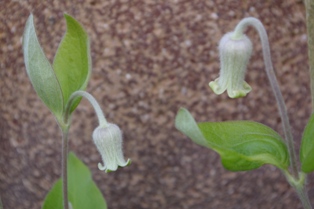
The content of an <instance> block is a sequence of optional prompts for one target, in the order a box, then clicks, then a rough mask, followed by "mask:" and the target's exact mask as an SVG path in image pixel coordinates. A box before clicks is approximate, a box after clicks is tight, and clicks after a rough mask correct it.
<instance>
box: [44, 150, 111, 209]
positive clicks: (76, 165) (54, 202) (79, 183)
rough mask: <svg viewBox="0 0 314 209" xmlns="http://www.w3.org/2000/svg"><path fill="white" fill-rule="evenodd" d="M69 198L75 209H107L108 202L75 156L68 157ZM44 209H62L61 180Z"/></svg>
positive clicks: (51, 191) (49, 194)
mask: <svg viewBox="0 0 314 209" xmlns="http://www.w3.org/2000/svg"><path fill="white" fill-rule="evenodd" d="M68 198H69V202H71V204H72V208H73V209H87V208H93V209H107V205H106V202H105V200H104V198H103V196H102V194H101V192H100V191H99V189H98V188H97V186H96V184H95V183H94V181H93V180H92V178H91V173H90V171H89V169H88V168H87V167H86V166H85V165H84V164H83V163H82V162H81V161H80V160H79V159H78V158H77V157H76V156H75V154H74V153H70V154H69V156H68ZM42 208H43V209H62V208H63V197H62V181H61V179H59V180H58V181H57V182H56V183H55V184H54V186H53V187H52V189H51V190H50V192H49V193H48V195H47V196H46V199H45V201H44V204H43V207H42Z"/></svg>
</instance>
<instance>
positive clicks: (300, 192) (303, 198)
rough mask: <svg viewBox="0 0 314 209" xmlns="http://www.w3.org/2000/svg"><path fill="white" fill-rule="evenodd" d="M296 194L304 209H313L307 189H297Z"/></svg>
mask: <svg viewBox="0 0 314 209" xmlns="http://www.w3.org/2000/svg"><path fill="white" fill-rule="evenodd" d="M295 189H296V192H297V194H298V196H299V198H300V200H301V202H302V205H303V207H304V209H312V206H311V203H310V200H309V196H308V195H307V192H306V189H305V187H299V188H295Z"/></svg>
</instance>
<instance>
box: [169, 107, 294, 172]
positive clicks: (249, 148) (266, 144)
mask: <svg viewBox="0 0 314 209" xmlns="http://www.w3.org/2000/svg"><path fill="white" fill-rule="evenodd" d="M175 125H176V128H177V129H178V130H179V131H181V132H182V133H183V134H185V135H187V136H188V137H190V138H191V139H192V140H193V141H194V142H195V143H197V144H199V145H202V146H205V147H208V148H211V149H213V150H215V151H216V152H218V153H219V154H220V156H221V161H222V164H223V166H224V167H225V168H226V169H228V170H230V171H246V170H253V169H256V168H259V167H260V166H262V165H263V164H272V165H274V166H276V167H278V168H280V169H284V170H286V169H287V168H288V166H289V158H288V151H287V148H286V146H285V144H284V143H283V141H282V138H281V137H280V135H279V134H278V133H276V132H275V131H274V130H272V129H271V128H269V127H267V126H265V125H263V124H260V123H256V122H251V121H228V122H205V123H198V124H197V123H196V122H195V120H194V118H193V117H192V115H191V114H190V113H189V111H188V110H186V109H183V108H181V109H180V110H179V112H178V114H177V116H176V120H175Z"/></svg>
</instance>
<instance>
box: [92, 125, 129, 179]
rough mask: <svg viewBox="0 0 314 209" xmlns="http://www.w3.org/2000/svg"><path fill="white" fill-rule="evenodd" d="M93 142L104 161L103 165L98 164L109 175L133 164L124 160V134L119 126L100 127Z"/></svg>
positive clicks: (96, 130) (94, 134)
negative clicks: (119, 168)
mask: <svg viewBox="0 0 314 209" xmlns="http://www.w3.org/2000/svg"><path fill="white" fill-rule="evenodd" d="M93 140H94V143H95V145H96V147H97V149H98V151H99V153H100V154H101V157H102V160H103V165H102V164H101V163H98V168H99V169H100V170H105V171H106V173H108V172H111V171H115V170H117V169H118V167H124V166H127V165H129V164H130V163H131V161H130V159H128V160H127V161H125V160H124V157H123V152H122V133H121V130H120V128H119V127H118V126H117V125H115V124H112V123H107V124H106V125H99V126H98V127H97V128H96V129H95V130H94V132H93Z"/></svg>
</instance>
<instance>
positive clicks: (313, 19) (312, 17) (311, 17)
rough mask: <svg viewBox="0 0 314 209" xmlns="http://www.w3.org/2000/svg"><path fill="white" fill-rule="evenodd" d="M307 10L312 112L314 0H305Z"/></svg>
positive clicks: (313, 99)
mask: <svg viewBox="0 0 314 209" xmlns="http://www.w3.org/2000/svg"><path fill="white" fill-rule="evenodd" d="M304 4H305V11H306V28H307V41H308V43H307V46H308V56H309V65H310V66H309V67H310V78H311V97H312V112H314V0H304Z"/></svg>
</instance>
